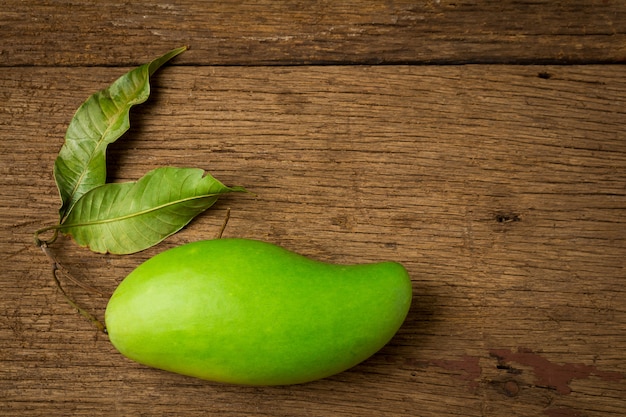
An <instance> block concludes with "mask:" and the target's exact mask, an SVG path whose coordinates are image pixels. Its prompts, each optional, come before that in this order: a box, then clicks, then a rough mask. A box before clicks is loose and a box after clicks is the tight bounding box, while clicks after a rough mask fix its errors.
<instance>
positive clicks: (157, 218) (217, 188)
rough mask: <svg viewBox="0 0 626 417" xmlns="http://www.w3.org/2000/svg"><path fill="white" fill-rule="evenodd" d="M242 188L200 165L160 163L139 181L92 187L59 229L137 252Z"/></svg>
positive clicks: (99, 248)
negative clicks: (233, 185) (185, 165)
mask: <svg viewBox="0 0 626 417" xmlns="http://www.w3.org/2000/svg"><path fill="white" fill-rule="evenodd" d="M240 191H243V192H245V191H246V190H245V189H244V188H242V187H227V186H225V185H224V184H222V183H221V182H219V181H218V180H216V179H215V178H213V177H212V176H211V175H210V174H208V173H206V175H205V172H204V171H203V170H202V169H197V168H173V167H164V168H157V169H155V170H153V171H150V172H149V173H147V174H146V175H145V176H143V177H142V178H141V179H139V181H136V182H127V183H110V184H105V185H102V186H100V187H97V188H94V189H92V190H90V191H88V192H87V193H85V194H84V195H83V196H82V197H81V198H80V199H79V200H78V201H77V202H76V204H75V205H74V207H73V208H72V210H71V211H70V212H69V214H68V215H67V217H66V219H65V221H64V222H63V223H62V224H61V225H60V226H58V229H59V230H61V231H62V232H64V233H67V234H69V235H71V236H72V237H73V238H74V239H75V240H76V242H77V243H78V244H79V245H81V246H88V247H89V248H90V249H91V250H92V251H94V252H100V253H106V252H110V253H114V254H128V253H134V252H138V251H141V250H143V249H147V248H149V247H150V246H153V245H155V244H157V243H159V242H160V241H162V240H163V239H165V238H166V237H168V236H170V235H172V234H174V233H176V232H177V231H179V230H180V229H182V228H183V227H184V226H185V225H186V224H187V223H189V222H190V221H191V220H192V219H193V218H194V217H195V216H197V215H198V214H200V213H202V212H203V211H205V210H206V209H208V208H209V207H210V206H212V205H213V204H214V203H215V202H216V201H217V199H218V197H219V196H220V195H222V194H226V193H230V192H240Z"/></svg>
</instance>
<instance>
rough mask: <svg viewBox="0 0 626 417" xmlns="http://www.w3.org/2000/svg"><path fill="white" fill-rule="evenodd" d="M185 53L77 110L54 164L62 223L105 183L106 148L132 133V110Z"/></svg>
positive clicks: (138, 71) (132, 75)
mask: <svg viewBox="0 0 626 417" xmlns="http://www.w3.org/2000/svg"><path fill="white" fill-rule="evenodd" d="M186 49H187V48H186V47H182V48H178V49H174V50H172V51H170V52H168V53H166V54H165V55H163V56H161V57H159V58H157V59H155V60H153V61H152V62H149V63H147V64H144V65H141V66H140V67H137V68H135V69H134V70H132V71H130V72H128V73H126V74H124V75H123V76H121V77H120V78H118V79H117V80H116V81H115V82H113V84H111V85H110V86H109V87H108V88H106V89H104V90H101V91H99V92H97V93H95V94H93V95H92V96H91V97H89V98H88V99H87V100H86V101H85V102H84V103H83V104H82V105H81V106H80V107H79V108H78V110H77V111H76V113H75V114H74V117H73V118H72V121H71V122H70V125H69V126H68V129H67V132H66V134H65V143H64V144H63V147H62V148H61V151H60V152H59V155H58V156H57V158H56V161H55V162H54V178H55V181H56V184H57V188H58V189H59V194H60V195H61V200H62V206H61V208H60V210H59V215H60V221H61V222H63V220H64V218H65V216H66V215H67V214H68V213H69V212H70V210H71V209H72V207H73V206H74V205H75V204H76V202H77V201H78V200H79V199H80V197H81V196H82V195H83V194H85V193H86V192H88V191H89V190H91V189H93V188H95V187H98V186H101V185H103V184H104V183H105V182H106V156H105V152H106V148H107V145H109V144H110V143H113V142H115V141H116V140H117V139H118V138H119V137H120V136H122V135H123V134H124V132H126V131H127V130H128V129H129V127H130V121H129V112H130V108H131V107H132V106H134V105H136V104H140V103H143V102H145V101H146V100H147V99H148V96H149V95H150V82H149V79H150V76H151V75H152V74H154V72H155V71H156V70H157V69H159V68H160V67H161V66H162V65H163V64H165V63H166V62H167V61H169V60H170V59H172V58H173V57H175V56H176V55H178V54H180V53H182V52H183V51H185V50H186Z"/></svg>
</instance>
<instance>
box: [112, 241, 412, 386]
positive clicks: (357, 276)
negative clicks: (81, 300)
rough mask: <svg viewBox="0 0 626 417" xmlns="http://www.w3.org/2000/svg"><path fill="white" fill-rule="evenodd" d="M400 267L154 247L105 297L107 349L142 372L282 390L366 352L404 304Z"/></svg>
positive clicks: (222, 244)
mask: <svg viewBox="0 0 626 417" xmlns="http://www.w3.org/2000/svg"><path fill="white" fill-rule="evenodd" d="M411 298H412V289H411V281H410V279H409V276H408V274H407V272H406V270H405V269H404V267H402V265H400V264H398V263H395V262H381V263H374V264H364V265H332V264H326V263H323V262H318V261H314V260H311V259H309V258H306V257H303V256H301V255H298V254H296V253H293V252H290V251H288V250H286V249H283V248H281V247H279V246H276V245H272V244H270V243H265V242H261V241H257V240H248V239H217V240H206V241H199V242H194V243H190V244H186V245H182V246H179V247H176V248H173V249H170V250H167V251H165V252H162V253H160V254H158V255H156V256H154V257H153V258H151V259H149V260H148V261H146V262H144V263H143V264H141V265H140V266H139V267H137V269H135V270H134V271H133V272H131V273H130V274H129V275H128V277H126V279H124V280H123V281H122V283H121V284H120V285H119V286H118V288H117V289H116V290H115V292H114V293H113V295H112V297H111V299H110V301H109V303H108V305H107V309H106V314H105V322H106V328H107V331H108V334H109V337H110V340H111V342H112V343H113V345H114V346H115V347H116V348H117V349H118V350H119V351H120V352H121V353H122V354H123V355H125V356H127V357H128V358H130V359H132V360H135V361H137V362H139V363H142V364H144V365H148V366H151V367H155V368H159V369H164V370H168V371H172V372H176V373H179V374H184V375H190V376H194V377H198V378H202V379H208V380H212V381H218V382H225V383H233V384H244V385H286V384H297V383H304V382H308V381H312V380H316V379H320V378H324V377H327V376H330V375H333V374H336V373H339V372H342V371H344V370H346V369H348V368H351V367H353V366H354V365H356V364H358V363H359V362H361V361H363V360H365V359H366V358H368V357H370V356H371V355H373V354H374V353H375V352H376V351H378V350H379V349H380V348H381V347H383V346H384V345H385V344H386V343H387V342H388V341H389V340H390V339H391V338H392V337H393V335H394V334H395V333H396V331H397V330H398V329H399V328H400V326H401V324H402V323H403V321H404V319H405V317H406V315H407V313H408V310H409V306H410V304H411Z"/></svg>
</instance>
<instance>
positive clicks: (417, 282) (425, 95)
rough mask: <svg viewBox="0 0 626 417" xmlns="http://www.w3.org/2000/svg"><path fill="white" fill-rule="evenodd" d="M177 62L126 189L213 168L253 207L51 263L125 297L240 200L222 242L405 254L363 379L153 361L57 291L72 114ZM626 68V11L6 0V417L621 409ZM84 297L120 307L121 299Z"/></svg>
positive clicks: (0, 31) (134, 153)
mask: <svg viewBox="0 0 626 417" xmlns="http://www.w3.org/2000/svg"><path fill="white" fill-rule="evenodd" d="M181 45H189V46H190V50H189V51H187V52H186V53H184V54H183V55H182V56H180V57H178V58H176V59H175V60H174V61H173V62H172V64H171V65H168V66H167V67H165V68H163V69H162V70H161V71H160V72H159V73H157V75H156V76H155V78H154V82H153V95H152V97H151V99H150V100H149V102H148V103H146V104H144V105H142V106H140V107H137V108H135V110H133V112H132V117H131V123H132V128H131V131H130V132H129V133H128V135H127V136H126V137H124V138H123V139H121V140H120V141H118V142H117V143H115V144H114V145H113V146H112V147H111V150H110V153H109V155H110V158H109V171H110V179H111V180H113V181H121V180H132V179H136V178H138V177H139V176H141V175H142V174H143V173H145V172H146V171H148V170H150V169H153V168H156V167H158V166H162V165H177V166H193V167H201V168H204V169H207V170H209V171H210V172H212V173H213V174H214V175H215V176H216V177H217V178H219V179H221V180H222V181H223V182H225V183H227V184H229V185H235V184H237V185H243V186H245V187H247V188H249V189H250V190H252V191H254V192H255V193H256V195H257V196H256V197H254V196H245V195H244V196H242V195H234V196H230V197H227V198H224V199H222V200H221V202H220V203H218V204H217V205H216V206H214V208H213V209H211V210H210V211H209V212H207V213H206V214H204V215H202V216H200V217H199V218H198V219H196V220H195V221H194V222H192V223H191V224H190V225H189V227H187V228H186V229H184V230H183V231H182V232H180V233H179V234H177V235H175V236H173V237H171V238H170V239H168V240H167V241H165V242H164V243H162V244H161V245H159V246H157V247H154V248H152V249H149V250H147V251H145V252H142V253H139V254H135V255H130V256H124V257H120V256H103V255H96V254H92V253H90V252H89V251H88V250H85V249H82V248H79V247H77V246H76V245H75V244H74V243H72V242H71V241H69V240H67V239H61V240H60V241H59V242H58V243H56V244H55V245H54V247H53V249H54V251H55V253H56V254H57V255H58V257H59V258H60V260H61V261H62V262H63V263H64V265H65V266H66V267H67V268H68V269H70V270H71V271H72V272H73V273H74V275H76V276H77V277H79V278H80V279H81V280H83V281H84V282H86V283H88V284H89V285H92V286H95V287H97V288H99V289H101V290H103V291H105V292H107V293H109V292H111V291H112V290H113V289H114V288H115V286H116V284H117V283H118V282H119V281H120V280H121V279H122V278H123V277H124V276H125V275H126V274H127V273H128V272H130V271H131V270H132V269H133V268H134V267H135V266H136V265H137V264H138V263H139V262H141V261H143V260H145V259H147V258H148V257H150V256H152V255H154V254H156V253H158V252H160V251H162V250H164V249H166V248H169V247H172V246H175V245H179V244H181V243H184V242H189V241H194V240H197V239H201V238H207V237H212V236H214V235H215V233H216V232H217V230H218V228H219V225H220V224H221V222H222V219H223V216H224V214H225V212H226V209H227V208H230V209H231V210H232V212H231V220H230V223H229V225H228V228H227V229H226V232H225V235H226V236H238V237H249V238H257V239H263V240H267V241H270V242H274V243H277V244H280V245H283V246H285V247H287V248H289V249H292V250H295V251H297V252H300V253H302V254H305V255H309V256H311V257H314V258H317V259H321V260H325V261H329V262H341V263H352V262H366V261H374V260H383V259H392V260H397V261H400V262H402V263H403V264H404V265H405V266H406V267H407V269H408V270H409V272H410V274H411V277H412V280H413V285H414V300H413V307H412V309H411V311H410V313H409V316H408V318H407V320H406V323H405V325H404V326H403V327H402V329H401V330H400V331H399V332H398V334H397V336H396V337H395V338H394V339H393V340H392V341H391V342H390V343H389V345H388V346H386V347H385V348H383V349H382V350H381V351H380V352H379V353H378V354H376V355H374V356H373V357H372V358H370V359H369V360H367V361H366V362H364V363H362V364H361V365H358V366H357V367H355V368H354V369H351V370H349V371H347V372H344V373H342V374H339V375H337V376H334V377H331V378H328V379H325V380H321V381H317V382H313V383H310V384H305V385H297V386H289V387H271V388H266V387H256V388H251V387H238V386H229V385H220V384H215V383H210V382H206V381H200V380H196V379H192V378H187V377H183V376H179V375H175V374H169V373H165V372H161V371H157V370H153V369H148V368H145V367H143V366H140V365H137V364H134V363H132V362H130V361H128V360H126V359H125V358H124V357H122V356H121V355H120V354H118V353H117V352H116V351H115V349H114V348H113V347H112V346H111V345H110V343H109V342H108V340H107V338H106V336H104V335H101V334H98V333H97V332H96V331H94V329H93V328H92V327H91V325H90V324H89V323H88V322H86V321H85V320H84V319H83V318H82V317H81V316H80V315H78V314H76V312H75V311H73V310H72V309H71V308H70V307H69V306H68V305H67V304H66V303H65V301H64V299H63V298H62V296H61V295H60V294H59V292H58V291H57V289H56V288H55V287H54V284H53V282H52V279H51V276H50V272H49V269H50V266H49V263H48V261H47V260H46V258H45V257H44V256H43V254H42V253H41V252H40V251H39V250H38V249H37V248H36V247H35V246H34V245H33V241H32V234H33V232H34V230H36V229H37V228H39V227H41V226H43V225H47V224H50V223H53V222H54V221H55V220H56V212H57V209H58V206H59V198H58V195H57V191H56V187H55V184H54V180H53V177H52V165H53V161H54V158H55V156H56V154H57V152H58V151H59V149H60V147H61V145H62V143H63V136H64V133H65V129H66V127H67V124H68V123H69V121H70V119H71V117H72V115H73V113H74V111H75V110H76V108H77V107H78V106H79V105H80V104H81V103H82V101H83V100H85V99H86V98H87V97H88V96H89V95H90V94H92V93H93V92H95V91H96V90H98V89H100V88H103V87H106V86H107V85H108V84H109V83H110V82H112V81H113V80H114V79H115V78H117V77H118V76H120V75H121V74H123V73H124V72H125V71H127V70H128V69H130V67H132V66H135V65H138V64H140V63H143V62H146V61H148V60H150V59H152V58H154V57H156V56H158V55H161V54H162V53H164V52H166V51H167V50H169V49H172V48H174V47H178V46H181ZM461 64H462V65H461ZM625 75H626V3H625V2H623V1H613V0H603V1H600V0H597V1H589V0H572V1H568V2H554V1H547V0H546V1H542V0H539V1H532V2H531V1H510V0H504V1H495V0H488V1H484V2H473V1H467V2H465V1H464V2H458V1H446V0H441V1H420V2H415V1H414V2H408V1H393V2H391V1H389V2H382V1H354V0H352V1H344V2H330V1H294V2H274V1H267V0H262V1H258V2H244V1H213V2H204V1H200V0H185V1H177V2H168V3H166V2H160V1H156V2H144V1H135V2H126V1H115V0H103V1H95V0H93V1H82V2H68V1H38V2H35V1H30V2H29V1H27V2H24V1H19V0H5V1H4V3H3V5H1V6H0V98H1V100H0V161H1V164H0V192H1V195H0V230H1V231H2V232H1V233H2V239H0V260H1V262H2V274H1V276H0V307H1V311H0V344H1V345H0V415H3V416H4V415H6V416H68V415H78V416H80V415H87V416H96V415H98V416H100V415H102V416H160V415H180V416H196V415H197V416H200V415H202V416H213V415H216V416H217V415H220V416H222V415H223V416H229V417H234V416H350V417H353V416H437V417H438V416H493V417H496V416H548V417H587V416H606V417H608V416H622V415H624V414H625V413H626V400H625V398H626V299H625V298H626V297H625V295H626V291H625V289H624V282H625V280H626V220H625V219H626V137H625V134H624V125H625V121H626V95H625V94H626V77H625ZM67 289H68V291H69V292H70V293H71V294H72V295H73V296H74V297H75V298H76V299H77V300H78V301H79V302H81V303H82V304H84V305H87V306H89V307H90V309H91V310H92V311H93V312H95V313H96V314H97V315H98V316H99V317H101V316H102V314H103V312H104V308H105V306H106V298H104V297H99V296H97V295H94V294H90V293H87V292H85V291H84V290H82V289H81V288H79V287H77V286H75V285H72V284H67Z"/></svg>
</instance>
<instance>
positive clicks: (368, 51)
mask: <svg viewBox="0 0 626 417" xmlns="http://www.w3.org/2000/svg"><path fill="white" fill-rule="evenodd" d="M0 39H2V40H3V42H2V43H1V46H0V65H2V66H25V65H44V66H45V65H63V66H66V65H70V66H91V65H135V64H138V63H143V61H145V60H147V59H149V58H151V57H153V56H157V55H160V54H161V53H162V52H163V51H164V50H168V49H171V48H175V47H178V46H181V45H189V46H190V47H191V50H190V51H189V53H187V54H185V55H184V56H182V57H180V58H179V59H180V61H179V62H182V63H186V64H203V65H218V64H219V65H222V64H226V65H241V64H243V65H249V64H255V65H259V64H302V63H340V64H345V63H535V64H537V63H548V62H552V63H557V62H558V63H564V62H569V63H591V62H617V61H621V62H624V60H626V47H625V46H624V45H626V3H624V2H623V1H614V0H594V1H589V0H573V1H567V2H554V1H550V0H541V1H511V0H507V1H500V0H489V1H481V2H473V1H472V2H458V1H449V0H441V1H424V2H414V1H408V0H401V1H393V2H388V1H361V0H351V1H342V2H327V1H311V0H306V1H298V2H275V1H261V2H230V1H212V2H199V1H196V0H183V1H177V2H175V3H163V2H159V3H154V2H146V1H134V2H127V1H118V0H106V1H102V0H98V1H87V2H85V1H83V2H59V1H49V0H47V1H38V2H24V1H20V0H5V1H4V2H3V5H2V6H0ZM18 40H19V41H18Z"/></svg>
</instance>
